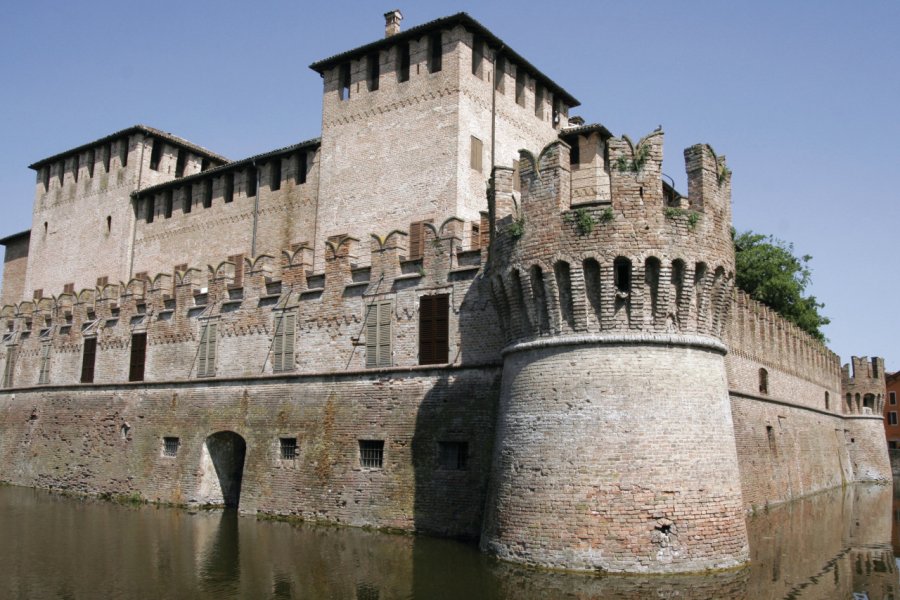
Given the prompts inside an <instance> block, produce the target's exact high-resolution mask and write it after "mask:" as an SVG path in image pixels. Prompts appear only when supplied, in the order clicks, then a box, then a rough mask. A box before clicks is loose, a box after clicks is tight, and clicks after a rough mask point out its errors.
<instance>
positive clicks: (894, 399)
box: [888, 392, 897, 404]
mask: <svg viewBox="0 0 900 600" xmlns="http://www.w3.org/2000/svg"><path fill="white" fill-rule="evenodd" d="M888 398H889V399H890V401H891V404H897V392H888Z"/></svg>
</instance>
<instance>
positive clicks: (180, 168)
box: [151, 148, 187, 177]
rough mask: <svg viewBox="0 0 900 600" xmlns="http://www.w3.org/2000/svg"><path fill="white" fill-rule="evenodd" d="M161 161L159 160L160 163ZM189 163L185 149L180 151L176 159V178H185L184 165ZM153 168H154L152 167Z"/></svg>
mask: <svg viewBox="0 0 900 600" xmlns="http://www.w3.org/2000/svg"><path fill="white" fill-rule="evenodd" d="M158 160H159V159H157V162H158ZM186 162H187V156H186V153H185V151H184V150H183V149H181V148H179V149H178V157H177V158H176V159H175V177H184V164H185V163H186ZM151 168H152V167H151Z"/></svg>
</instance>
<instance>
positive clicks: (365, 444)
mask: <svg viewBox="0 0 900 600" xmlns="http://www.w3.org/2000/svg"><path fill="white" fill-rule="evenodd" d="M359 464H360V466H362V467H366V468H369V469H380V468H382V466H383V465H384V440H359Z"/></svg>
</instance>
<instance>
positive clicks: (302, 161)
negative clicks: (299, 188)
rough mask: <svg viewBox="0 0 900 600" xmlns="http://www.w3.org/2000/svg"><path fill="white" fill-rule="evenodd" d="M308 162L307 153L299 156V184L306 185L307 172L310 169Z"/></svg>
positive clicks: (301, 153)
mask: <svg viewBox="0 0 900 600" xmlns="http://www.w3.org/2000/svg"><path fill="white" fill-rule="evenodd" d="M308 160H309V159H308V158H307V154H306V152H300V153H299V154H297V178H296V179H297V183H306V171H307V169H308V168H309V165H308V164H307V161H308Z"/></svg>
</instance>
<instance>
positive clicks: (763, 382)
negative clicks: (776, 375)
mask: <svg viewBox="0 0 900 600" xmlns="http://www.w3.org/2000/svg"><path fill="white" fill-rule="evenodd" d="M759 393H760V394H768V393H769V372H768V371H766V370H765V369H760V370H759Z"/></svg>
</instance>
